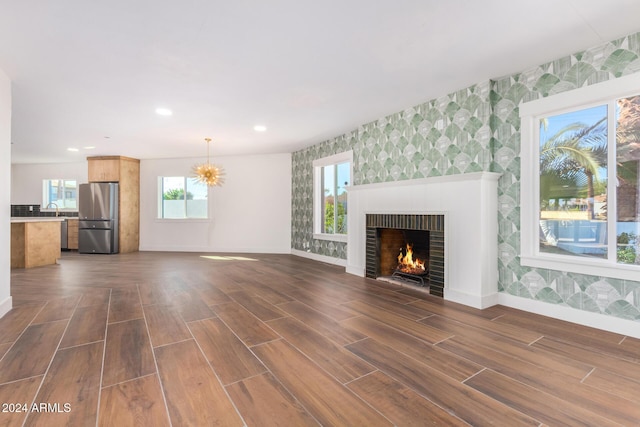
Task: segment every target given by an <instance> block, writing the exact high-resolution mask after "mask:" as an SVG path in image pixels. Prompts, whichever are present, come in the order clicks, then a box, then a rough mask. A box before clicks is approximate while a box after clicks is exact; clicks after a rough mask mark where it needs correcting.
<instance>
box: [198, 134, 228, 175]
mask: <svg viewBox="0 0 640 427" xmlns="http://www.w3.org/2000/svg"><path fill="white" fill-rule="evenodd" d="M204 140H205V141H206V142H207V163H202V164H199V165H195V166H194V167H193V173H194V174H195V178H196V180H198V182H201V183H203V184H206V185H208V186H209V187H213V186H216V185H217V186H221V185H222V184H223V183H224V169H222V168H221V167H220V166H216V165H212V164H211V163H210V162H209V144H210V143H211V138H205V139H204Z"/></svg>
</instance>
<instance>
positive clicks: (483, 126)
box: [291, 33, 640, 321]
mask: <svg viewBox="0 0 640 427" xmlns="http://www.w3.org/2000/svg"><path fill="white" fill-rule="evenodd" d="M638 71H640V33H636V34H632V35H629V36H626V37H623V38H620V39H617V40H614V41H611V42H608V43H603V44H601V45H598V46H595V47H592V48H590V49H587V50H584V51H581V52H576V53H574V54H573V55H569V56H566V57H563V58H559V59H557V60H554V61H551V62H548V63H545V64H542V65H540V66H537V67H532V68H529V69H527V70H524V71H523V72H521V73H517V74H513V75H510V76H506V77H501V78H496V79H493V80H487V81H482V82H478V83H476V84H474V85H472V86H469V87H467V88H462V89H460V90H458V91H455V92H452V93H450V94H447V95H443V96H442V97H439V98H437V99H433V100H430V101H427V102H425V103H423V104H420V105H417V106H414V107H410V108H407V109H406V110H404V111H401V112H398V113H395V114H392V115H389V116H387V117H384V118H381V119H379V120H376V121H375V122H371V123H368V124H365V125H362V126H360V127H359V128H358V129H356V130H354V131H352V132H350V133H348V134H345V135H341V136H338V137H336V138H333V139H331V140H328V141H325V142H322V143H320V144H317V145H314V146H312V147H309V148H306V149H304V150H300V151H297V152H294V153H293V155H292V173H293V176H292V189H293V193H292V223H291V224H292V226H291V246H292V249H293V251H294V253H296V252H298V251H303V252H308V253H310V255H316V256H320V257H329V258H334V259H338V260H344V259H346V254H347V250H346V243H342V242H332V241H326V240H316V239H313V167H312V162H313V160H315V159H318V158H322V157H326V156H329V155H332V154H337V153H340V152H343V151H347V150H353V156H354V162H353V163H354V164H353V171H354V177H353V182H352V183H350V184H351V185H362V184H371V183H380V182H391V181H402V180H411V179H418V178H425V177H433V176H441V175H455V174H464V173H470V172H478V171H490V172H499V173H502V177H501V178H500V180H499V184H498V198H499V199H498V210H499V212H498V235H497V236H496V239H497V240H498V245H499V249H498V260H497V261H498V276H499V282H498V290H499V291H500V293H502V294H504V295H505V296H515V297H521V298H523V299H528V300H531V301H535V302H536V303H538V302H539V303H547V304H553V305H556V306H558V307H561V306H562V307H571V308H574V309H577V310H580V311H584V312H589V313H598V314H603V315H608V316H613V317H615V318H618V319H627V320H634V321H640V282H637V281H629V280H618V279H610V278H605V277H595V276H588V275H583V274H575V273H568V272H563V271H552V270H545V269H534V268H529V267H523V266H522V265H521V264H520V259H519V253H520V191H521V188H520V170H521V168H520V156H519V154H520V118H519V114H518V105H519V103H521V102H527V101H531V100H535V99H538V98H541V97H546V96H550V95H553V94H555V93H560V92H564V91H567V90H571V89H575V88H579V87H583V86H587V85H592V84H595V83H599V82H602V81H606V80H610V79H615V78H618V77H621V76H623V75H627V74H631V73H635V72H638ZM338 263H339V262H338Z"/></svg>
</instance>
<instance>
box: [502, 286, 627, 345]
mask: <svg viewBox="0 0 640 427" xmlns="http://www.w3.org/2000/svg"><path fill="white" fill-rule="evenodd" d="M498 304H501V305H504V306H507V307H512V308H517V309H519V310H524V311H529V312H531V313H536V314H541V315H543V316H548V317H553V318H554V319H560V320H565V321H567V322H571V323H577V324H579V325H584V326H590V327H592V328H596V329H603V330H605V331H609V332H614V333H617V334H622V335H627V336H630V337H634V338H640V322H634V321H633V320H626V319H621V318H619V317H613V316H607V315H605V314H600V313H592V312H589V311H583V310H578V309H575V308H572V307H567V306H564V305H558V304H550V303H547V302H542V301H537V300H533V299H529V298H522V297H517V296H514V295H510V294H507V293H504V292H500V293H499V297H498Z"/></svg>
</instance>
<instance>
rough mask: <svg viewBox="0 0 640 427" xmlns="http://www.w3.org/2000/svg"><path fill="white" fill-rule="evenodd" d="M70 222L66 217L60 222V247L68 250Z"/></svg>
mask: <svg viewBox="0 0 640 427" xmlns="http://www.w3.org/2000/svg"><path fill="white" fill-rule="evenodd" d="M68 236H69V224H67V220H66V219H65V220H64V221H62V222H61V223H60V249H63V250H68V249H69V243H68V242H69V239H68Z"/></svg>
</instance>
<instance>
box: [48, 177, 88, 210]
mask: <svg viewBox="0 0 640 427" xmlns="http://www.w3.org/2000/svg"><path fill="white" fill-rule="evenodd" d="M51 181H62V183H63V186H64V183H65V182H71V181H73V182H75V183H76V197H75V201H76V203H75V205H76V207H75V208H67V207H60V206H58V208H55V207H52V208H48V207H47V206H49V204H51V203H56V202H52V201H51V200H50V199H49V192H48V191H47V190H48V188H49V187H50V185H51ZM78 187H79V183H78V180H77V179H65V178H43V179H42V205H41V206H40V212H77V211H78ZM65 188H66V187H65ZM63 200H67V197H66V192H65V196H64V197H63ZM69 200H70V199H69ZM65 204H66V203H65Z"/></svg>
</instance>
